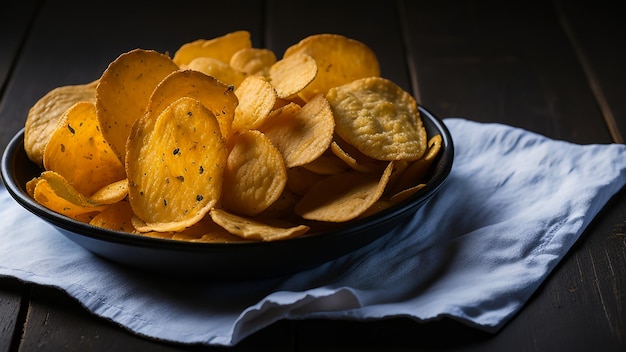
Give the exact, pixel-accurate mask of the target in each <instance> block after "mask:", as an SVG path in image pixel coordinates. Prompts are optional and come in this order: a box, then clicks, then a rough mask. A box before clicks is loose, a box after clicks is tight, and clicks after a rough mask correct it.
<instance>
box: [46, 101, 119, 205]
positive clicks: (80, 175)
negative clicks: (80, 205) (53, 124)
mask: <svg viewBox="0 0 626 352" xmlns="http://www.w3.org/2000/svg"><path fill="white" fill-rule="evenodd" d="M43 165H44V168H45V169H46V170H49V171H55V172H57V173H59V174H60V175H62V176H63V177H64V178H65V179H66V180H67V181H68V182H69V183H70V184H71V185H72V187H74V188H76V190H77V191H78V192H80V193H81V194H84V195H86V196H91V194H92V193H94V192H95V191H97V190H98V189H100V188H102V187H104V186H106V185H108V184H111V183H113V182H116V181H119V180H122V179H124V178H126V173H125V171H124V165H123V164H122V162H121V161H120V160H119V159H118V158H117V155H115V153H114V152H113V150H112V149H111V146H110V145H109V143H107V141H106V140H105V139H104V137H103V135H102V133H101V132H100V126H99V124H98V118H97V117H96V108H95V106H94V104H93V103H91V102H78V103H76V104H74V105H72V107H70V108H69V109H68V110H67V111H66V113H65V114H64V115H63V117H62V118H61V121H60V122H59V125H58V126H57V129H56V130H54V132H53V133H52V135H51V136H50V140H49V141H48V144H47V145H46V148H45V150H44V155H43Z"/></svg>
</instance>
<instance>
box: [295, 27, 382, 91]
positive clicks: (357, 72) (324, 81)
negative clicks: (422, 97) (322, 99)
mask: <svg viewBox="0 0 626 352" xmlns="http://www.w3.org/2000/svg"><path fill="white" fill-rule="evenodd" d="M298 53H306V54H308V55H310V56H312V57H313V59H315V62H316V63H317V76H316V77H315V79H314V80H313V82H311V83H310V84H309V85H307V86H306V87H305V88H304V89H303V90H302V91H301V92H300V93H299V95H300V96H301V97H302V98H303V99H304V101H309V100H311V99H312V98H313V97H314V96H316V95H317V94H325V93H326V92H327V91H328V90H329V89H330V88H332V87H337V86H341V85H344V84H346V83H350V82H352V81H354V80H356V79H359V78H364V77H372V76H379V75H380V66H379V63H378V58H377V57H376V55H375V54H374V52H373V51H372V50H371V49H370V48H369V47H368V46H366V45H365V44H364V43H362V42H360V41H357V40H354V39H350V38H347V37H344V36H342V35H338V34H330V33H322V34H314V35H311V36H308V37H306V38H304V39H302V40H301V41H300V42H298V43H296V44H294V45H292V46H290V47H289V48H287V50H285V53H284V55H283V59H284V58H288V57H290V56H292V55H296V54H298Z"/></svg>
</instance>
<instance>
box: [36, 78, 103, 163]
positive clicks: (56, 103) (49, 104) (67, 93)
mask: <svg viewBox="0 0 626 352" xmlns="http://www.w3.org/2000/svg"><path fill="white" fill-rule="evenodd" d="M97 84H98V81H97V80H96V81H93V82H91V83H87V84H78V85H70V86H61V87H57V88H54V89H52V90H51V91H49V92H48V93H46V94H45V95H44V96H43V97H41V98H40V99H39V100H38V101H37V102H36V103H35V104H34V105H33V106H32V107H31V108H30V110H28V115H27V117H26V123H25V125H24V151H25V152H26V155H27V156H28V158H29V159H30V160H31V161H32V162H34V163H35V164H37V165H39V166H43V153H44V149H45V147H46V144H48V140H49V139H50V136H51V135H52V132H53V131H54V130H55V129H56V127H57V125H58V124H59V120H61V117H62V116H63V114H65V111H66V110H67V109H69V108H70V107H71V106H72V105H74V104H75V103H78V102H80V101H88V102H92V103H93V102H95V101H96V85H97Z"/></svg>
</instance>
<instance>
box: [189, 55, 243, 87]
mask: <svg viewBox="0 0 626 352" xmlns="http://www.w3.org/2000/svg"><path fill="white" fill-rule="evenodd" d="M185 68H186V69H190V70H196V71H200V72H202V73H204V74H206V75H209V76H213V77H215V78H217V79H219V80H220V81H222V82H224V83H225V84H227V85H233V86H235V88H236V87H239V85H240V84H241V82H242V81H243V80H244V79H245V78H246V74H245V73H243V72H241V71H239V70H237V69H234V68H233V67H232V66H230V65H229V64H227V63H225V62H222V61H220V60H218V59H214V58H212V57H197V58H195V59H193V60H191V62H190V63H189V64H188V65H186V66H185Z"/></svg>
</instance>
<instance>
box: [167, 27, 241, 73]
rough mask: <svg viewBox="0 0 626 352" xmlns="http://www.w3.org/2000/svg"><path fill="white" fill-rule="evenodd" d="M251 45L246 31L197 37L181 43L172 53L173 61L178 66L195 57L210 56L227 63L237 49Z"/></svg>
mask: <svg viewBox="0 0 626 352" xmlns="http://www.w3.org/2000/svg"><path fill="white" fill-rule="evenodd" d="M250 47H252V41H251V40H250V33H249V32H248V31H235V32H231V33H227V34H225V35H223V36H220V37H216V38H213V39H198V40H195V41H193V42H189V43H185V44H183V45H182V46H181V47H180V48H179V49H178V50H177V51H176V52H175V53H174V58H173V59H172V60H174V62H175V63H176V64H177V65H179V66H184V65H187V64H189V63H190V62H191V60H193V59H195V58H197V57H212V58H215V59H218V60H220V61H222V62H225V63H229V62H230V58H231V57H232V56H233V54H235V53H236V52H237V51H239V50H241V49H246V48H250Z"/></svg>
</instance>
